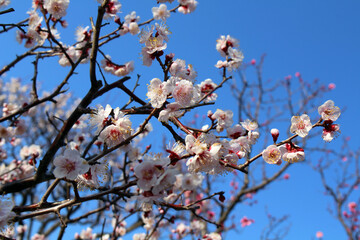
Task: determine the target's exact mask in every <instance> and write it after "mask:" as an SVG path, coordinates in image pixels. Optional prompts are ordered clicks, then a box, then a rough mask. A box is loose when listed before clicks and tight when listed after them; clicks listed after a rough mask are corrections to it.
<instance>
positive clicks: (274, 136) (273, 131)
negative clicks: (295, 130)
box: [270, 128, 279, 143]
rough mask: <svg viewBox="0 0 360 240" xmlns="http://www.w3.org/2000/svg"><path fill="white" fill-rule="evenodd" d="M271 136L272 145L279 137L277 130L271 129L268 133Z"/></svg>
mask: <svg viewBox="0 0 360 240" xmlns="http://www.w3.org/2000/svg"><path fill="white" fill-rule="evenodd" d="M270 133H271V136H272V137H273V140H274V143H276V141H277V139H278V137H279V130H278V129H277V128H273V129H271V131H270Z"/></svg>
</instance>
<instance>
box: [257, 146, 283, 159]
mask: <svg viewBox="0 0 360 240" xmlns="http://www.w3.org/2000/svg"><path fill="white" fill-rule="evenodd" d="M262 157H263V159H264V161H265V162H267V163H269V164H277V163H278V162H279V161H280V160H281V151H280V150H279V148H278V147H277V146H276V145H270V146H268V147H267V148H266V149H265V150H264V151H263V152H262Z"/></svg>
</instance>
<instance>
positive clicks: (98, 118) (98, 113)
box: [90, 104, 112, 134]
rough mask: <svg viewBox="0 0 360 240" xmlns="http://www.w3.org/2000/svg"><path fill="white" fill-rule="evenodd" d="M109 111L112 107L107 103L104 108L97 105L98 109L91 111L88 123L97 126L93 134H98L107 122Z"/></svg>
mask: <svg viewBox="0 0 360 240" xmlns="http://www.w3.org/2000/svg"><path fill="white" fill-rule="evenodd" d="M111 111H112V108H111V106H110V105H109V104H106V107H105V109H104V108H103V106H101V105H99V106H98V109H97V110H94V111H93V113H92V114H91V118H90V125H92V126H94V127H97V129H96V132H95V134H99V132H100V131H101V130H102V129H103V128H104V127H105V126H106V125H107V124H108V122H109V120H110V119H109V115H110V113H111Z"/></svg>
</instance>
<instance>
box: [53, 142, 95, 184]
mask: <svg viewBox="0 0 360 240" xmlns="http://www.w3.org/2000/svg"><path fill="white" fill-rule="evenodd" d="M53 163H54V166H55V170H54V175H55V177H56V178H63V177H66V178H67V179H69V180H75V178H76V177H77V176H78V175H79V174H84V173H86V172H87V171H88V170H89V167H90V166H89V164H88V163H87V162H86V160H85V159H83V158H81V157H80V153H79V152H78V151H76V150H71V149H67V150H65V152H64V154H63V155H60V156H57V157H56V158H55V159H54V162H53Z"/></svg>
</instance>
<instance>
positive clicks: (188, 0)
mask: <svg viewBox="0 0 360 240" xmlns="http://www.w3.org/2000/svg"><path fill="white" fill-rule="evenodd" d="M178 1H179V4H180V7H179V9H178V10H179V12H181V13H183V14H188V13H192V12H193V11H195V9H196V6H197V4H198V2H197V1H195V0H178Z"/></svg>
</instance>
